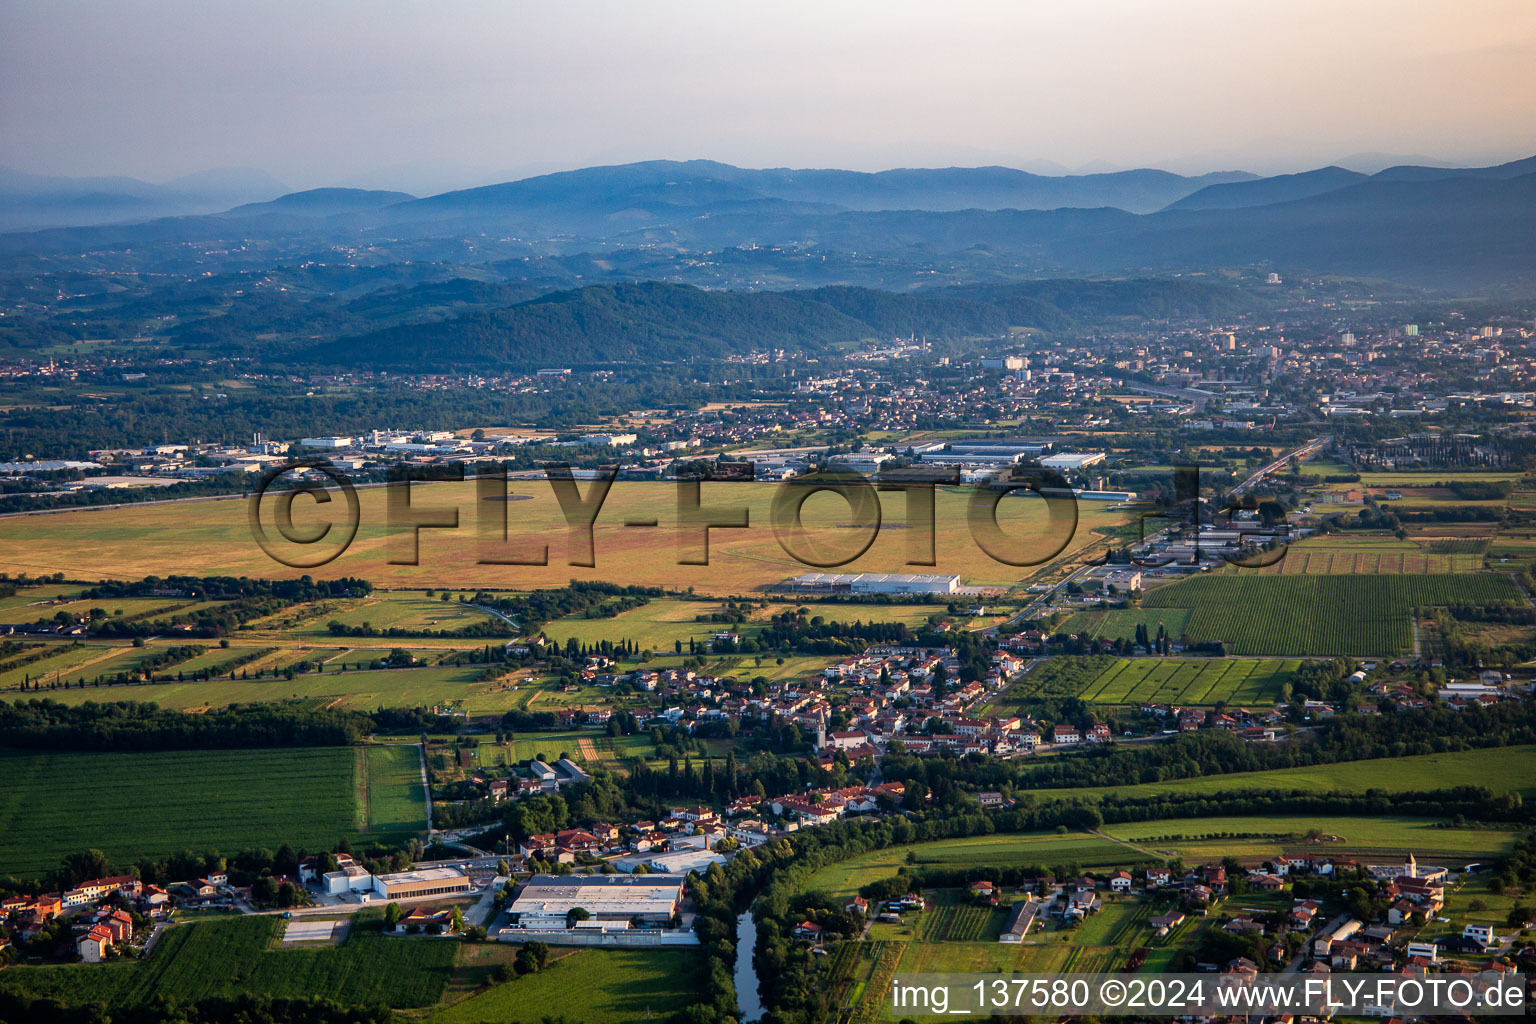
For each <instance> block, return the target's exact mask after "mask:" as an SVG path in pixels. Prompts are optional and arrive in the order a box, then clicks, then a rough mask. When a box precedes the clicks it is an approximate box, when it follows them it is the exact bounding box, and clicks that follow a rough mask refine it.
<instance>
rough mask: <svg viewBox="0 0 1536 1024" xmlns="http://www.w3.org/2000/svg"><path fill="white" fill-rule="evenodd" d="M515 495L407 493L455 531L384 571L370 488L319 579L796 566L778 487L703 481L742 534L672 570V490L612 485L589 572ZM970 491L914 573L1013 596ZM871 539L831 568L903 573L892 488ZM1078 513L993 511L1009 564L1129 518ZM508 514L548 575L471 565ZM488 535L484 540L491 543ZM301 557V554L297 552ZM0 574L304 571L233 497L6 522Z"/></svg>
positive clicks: (941, 516) (827, 509) (826, 505)
mask: <svg viewBox="0 0 1536 1024" xmlns="http://www.w3.org/2000/svg"><path fill="white" fill-rule="evenodd" d="M512 486H513V490H514V491H516V492H519V493H524V494H528V495H530V498H529V500H526V501H512V502H504V501H490V502H486V501H480V500H478V498H477V496H476V493H475V485H474V484H473V483H464V484H457V483H436V484H426V485H418V486H414V487H413V488H412V492H411V496H410V497H411V504H412V506H413V507H417V506H419V507H421V508H423V509H451V508H457V509H459V511H460V521H461V523H462V526H461V528H460V529H458V530H452V531H450V530H424V531H422V533H421V545H420V564H419V565H391V564H389V560H390V558H391V557H392V556H394V557H397V558H398V557H401V556H409V553H410V552H409V547H410V544H409V539H410V536H411V534H410V531H409V530H408V529H405V528H403V527H401V528H399V529H395V530H391V528H390V526H389V523H388V516H387V513H386V509H385V492H384V490H383V489H382V488H365V489H363V490H360V491H358V498H359V501H360V504H361V522H360V526H359V528H358V531H357V536H356V539H355V540H354V541H353V543H352V545H351V546H350V548H349V549H348V550H347V551H346V552H345V553H344V554H342V555H341V556H340V557H339V558H337V559H336V560H335V561H333V562H331V563H330V564H328V565H326V566H325V567H324V569H323V570H321V572H323V573H324V574H325V575H327V576H342V575H351V576H360V577H362V578H364V579H368V580H370V581H372V582H374V583H375V584H377V585H384V586H406V587H410V586H417V587H421V586H439V585H442V586H454V587H461V588H468V587H478V586H488V587H500V588H513V589H521V588H526V587H553V586H563V585H564V584H565V583H566V582H568V581H569V580H570V579H571V578H572V577H573V576H574V577H579V578H583V579H609V580H614V581H616V582H619V583H626V584H628V583H645V584H651V585H657V586H667V587H675V588H679V589H685V588H687V587H690V586H692V587H695V588H697V589H698V591H699V592H701V593H709V594H744V593H749V592H752V591H755V590H758V589H760V588H763V587H766V586H770V585H772V584H776V583H778V582H779V581H781V580H783V579H784V578H785V577H787V576H792V575H795V574H797V573H800V572H803V571H806V569H807V567H806V566H805V565H803V564H802V563H801V562H799V561H798V560H796V559H795V558H792V557H791V556H790V555H788V554H786V553H785V551H784V550H783V549H782V548H781V547H780V545H779V542H778V541H777V540H776V539H775V535H774V531H773V529H772V526H771V517H770V509H771V506H772V503H773V499H774V497H775V496H776V495H778V494H779V493H780V492H781V490H782V487H781V485H775V484H747V483H710V484H705V485H703V488H702V501H703V504H704V506H705V507H707V508H731V507H735V508H745V509H746V510H747V511H748V516H749V521H750V524H751V525H750V527H749V528H747V529H716V530H713V531H711V533H710V539H709V543H710V559H709V564H708V565H680V564H678V563H679V538H680V537H682V536H683V533H682V531H680V530H679V529H678V527H677V524H678V521H679V520H678V492H677V488H675V487H674V486H673V485H672V484H670V483H647V482H633V481H620V482H618V483H616V484H615V485H614V486H613V489H612V490H611V492H610V493H609V495H608V498H607V500H606V502H605V504H604V506H603V509H602V512H601V514H600V515H599V516H598V519H597V523H596V526H595V527H594V538H595V551H596V565H595V566H594V567H590V568H588V567H580V566H572V565H571V564H570V558H569V556H570V554H571V553H572V552H571V551H570V550H569V545H568V542H567V532H568V531H567V529H566V524H565V519H564V516H563V514H562V513H561V511H560V508H559V504H558V502H557V500H556V499H555V496H554V492H553V490H552V488H551V487H550V485H549V484H548V483H546V482H544V481H539V480H526V481H525V480H519V481H515V482H514V484H513V485H512ZM969 494H970V491H969V490H968V489H963V490H962V489H954V490H944V491H941V492H940V494H939V496H938V500H937V518H938V529H937V530H936V538H937V541H936V543H937V565H935V566H933V567H931V568H925V569H924V570H923V571H925V572H939V573H950V572H952V573H958V574H959V575H960V576H961V577H962V578H963V579H964V580H965V581H967V582H972V583H977V584H985V585H1005V586H1006V585H1011V584H1013V583H1015V582H1017V581H1018V580H1020V579H1022V578H1024V577H1026V576H1028V575H1029V574H1030V570H1029V569H1027V568H1017V567H1014V566H1012V565H1007V564H1004V563H1001V562H998V561H996V560H994V559H993V558H992V557H991V556H990V555H988V554H987V553H986V552H985V551H983V550H982V549H981V548H980V547H979V546H978V545H977V544H976V542H975V541H974V540H973V539H972V538H971V535H970V531H969V530H968V529H967V527H966V525H965V514H966V508H967V502H968V500H969ZM880 499H881V502H882V508H883V513H882V518H883V522H884V524H885V526H886V527H887V528H885V529H882V530H881V531H880V532H879V535H878V536H877V537H876V539H875V541H874V543H873V545H872V546H871V547H870V548H869V550H868V551H866V552H865V553H864V554H863V555H861V556H860V557H859V558H857V559H856V560H854V561H853V562H850V563H848V564H847V565H846V566H845V567H844V568H843V570H842V571H876V572H878V571H885V572H892V571H896V572H901V571H910V570H909V566H908V565H907V560H908V556H909V552H908V540H909V538H908V536H907V534H908V531H906V530H904V529H898V528H896V527H899V526H902V525H904V524H905V521H906V498H905V496H904V495H902V494H901V493H899V492H884V493H882V494H881V495H880ZM1091 504H1092V503H1084V505H1083V507H1082V508H1081V509H1080V511H1079V515H1078V519H1077V522H1076V524H1075V526H1074V525H1073V524H1072V523H1071V522H1070V521H1061V522H1057V523H1055V524H1052V523H1051V522H1050V517H1049V515H1048V513H1047V511H1046V509H1045V507H1044V503H1043V502H1041V501H1039V500H1037V499H1029V498H1009V499H1006V500H1004V501H1002V502H1001V503H1000V504H999V507H998V520H999V523H1000V525H1001V526H1002V527H1003V529H1004V530H1005V532H1006V533H1007V534H1008V535H1009V536H1010V537H1012V538H1016V539H1017V547H1016V548H1015V549H1014V551H1015V553H1014V554H1013V555H1012V556H1011V557H1013V558H1015V559H1017V560H1038V559H1046V558H1047V557H1048V556H1050V555H1051V554H1052V553H1053V552H1054V551H1056V550H1057V549H1058V548H1059V547H1060V546H1061V545H1063V544H1066V545H1067V550H1073V549H1076V548H1080V547H1083V546H1086V545H1089V544H1093V543H1095V542H1097V541H1098V540H1100V537H1099V536H1098V535H1097V534H1095V533H1094V532H1093V531H1094V529H1095V528H1096V527H1110V526H1114V525H1116V524H1119V523H1122V522H1124V521H1125V513H1123V512H1119V511H1112V510H1109V509H1104V508H1095V507H1090V505H1091ZM343 505H344V503H340V502H331V503H330V504H328V505H326V506H318V505H316V504H315V503H312V502H303V501H301V502H296V503H295V505H294V520H295V525H296V527H297V528H298V529H301V530H303V529H308V528H312V527H315V526H317V525H318V524H319V522H320V520H319V519H318V518H317V517H319V516H321V515H322V514H323V513H324V512H326V511H339V510H340V509H341V507H342V506H343ZM503 511H504V512H505V513H506V516H507V529H508V534H507V535H508V536H509V537H511V538H513V541H512V542H511V543H512V545H513V546H517V545H521V546H522V547H523V548H527V547H528V546H529V545H530V544H534V543H536V544H539V545H543V544H546V543H547V544H548V546H549V548H550V563H549V564H548V565H547V566H513V565H489V564H480V560H481V558H482V555H483V554H485V553H486V552H485V551H483V550H482V546H481V543H480V540H479V535H480V533H481V532H482V530H485V531H494V532H495V533H496V534H497V536H498V537H499V535H500V521H499V515H500V513H501V512H503ZM652 519H654V520H656V522H657V523H658V527H657V528H653V529H636V528H628V527H626V526H624V525H623V524H624V522H625V521H626V520H634V521H648V520H652ZM847 520H848V513H847V505H846V503H845V502H843V501H842V500H841V499H840V498H838V497H836V496H835V495H830V494H821V495H817V496H816V497H813V498H812V499H810V500H809V501H807V502H806V504H805V508H804V515H803V522H804V523H805V525H806V527H807V531H808V532H807V534H806V541H807V543H808V544H809V545H812V546H815V547H816V548H817V550H818V551H819V552H820V554H821V555H823V556H831V557H837V556H841V555H843V554H846V553H848V552H850V551H853V550H857V546H858V544H859V543H861V542H862V534H861V533H860V532H859V531H855V530H849V529H844V528H843V526H844V524H845V523H846V522H847ZM488 535H489V534H488ZM305 554H312V552H305ZM0 564H4V565H7V566H11V567H13V569H19V570H26V571H33V572H40V571H42V570H44V569H46V570H48V571H50V572H53V571H63V572H65V573H67V574H69V575H70V576H72V577H75V578H87V579H92V578H100V577H115V578H138V577H142V576H146V575H150V574H158V575H167V574H171V573H190V574H198V575H203V574H212V573H229V574H244V575H251V576H262V577H274V576H278V577H287V576H298V575H300V574H301V573H303V572H308V571H310V570H302V569H289V568H287V567H285V566H283V565H279V564H278V563H276V562H274V561H273V560H272V559H270V558H269V557H268V556H267V555H266V554H264V553H263V552H262V551H261V549H260V548H259V547H258V546H257V544H256V543H255V542H254V541H253V540H252V538H251V531H250V527H249V523H248V519H247V505H246V503H245V502H244V501H241V500H231V501H215V502H200V503H197V504H174V503H159V504H146V505H134V506H132V507H128V508H120V509H92V510H87V509H78V510H69V511H65V512H60V513H56V514H55V513H50V514H47V515H38V516H27V517H23V518H18V519H13V520H8V521H7V523H6V529H5V531H4V532H3V534H0Z"/></svg>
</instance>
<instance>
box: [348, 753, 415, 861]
mask: <svg viewBox="0 0 1536 1024" xmlns="http://www.w3.org/2000/svg"><path fill="white" fill-rule="evenodd" d="M356 750H357V752H358V757H359V758H360V759H361V760H362V765H361V766H360V770H359V771H358V773H357V774H358V778H359V779H360V780H361V782H362V785H363V790H362V799H361V800H360V801H359V803H360V804H361V806H362V809H363V812H364V821H363V830H364V831H365V832H366V833H367V834H368V835H369V836H372V837H375V838H385V839H388V838H401V837H404V836H409V835H414V834H415V833H417V832H421V831H422V830H424V829H425V828H426V827H427V795H426V790H425V788H424V787H423V786H422V782H421V753H420V750H421V748H420V747H418V746H416V745H415V744H404V743H371V744H368V745H367V746H362V747H358V748H356Z"/></svg>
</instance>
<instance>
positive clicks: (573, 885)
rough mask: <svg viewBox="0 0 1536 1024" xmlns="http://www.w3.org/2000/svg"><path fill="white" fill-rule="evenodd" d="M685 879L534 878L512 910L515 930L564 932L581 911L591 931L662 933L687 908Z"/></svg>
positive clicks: (606, 876)
mask: <svg viewBox="0 0 1536 1024" xmlns="http://www.w3.org/2000/svg"><path fill="white" fill-rule="evenodd" d="M683 878H684V876H682V875H534V876H533V877H532V878H530V879H529V880H528V882H527V884H526V885H524V886H523V887H522V888H521V889H520V890H518V893H517V897H516V898H515V899H514V900H513V901H512V905H511V907H509V908H508V910H509V911H510V913H511V914H512V919H513V921H514V922H515V924H514V927H517V928H522V929H525V930H527V931H564V930H565V929H566V927H567V920H568V918H567V915H568V914H570V912H571V911H572V910H575V909H577V908H578V907H579V908H580V909H582V910H585V911H586V912H587V914H588V917H587V920H585V921H583V922H581V925H583V926H584V927H586V928H588V929H600V930H603V931H623V930H626V929H628V928H629V927H630V926H631V924H632V923H635V924H640V925H650V926H655V927H660V926H662V925H665V924H666V923H667V922H668V921H670V920H671V919H672V918H673V916H674V915H676V914H677V913H679V912H680V911H681V910H682V907H683Z"/></svg>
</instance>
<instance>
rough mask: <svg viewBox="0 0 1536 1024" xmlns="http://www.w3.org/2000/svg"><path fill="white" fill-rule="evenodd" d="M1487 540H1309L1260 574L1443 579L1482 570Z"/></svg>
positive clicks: (1372, 537)
mask: <svg viewBox="0 0 1536 1024" xmlns="http://www.w3.org/2000/svg"><path fill="white" fill-rule="evenodd" d="M1486 547H1487V542H1486V541H1485V540H1483V541H1479V540H1477V539H1476V538H1470V539H1465V540H1461V539H1457V540H1445V539H1440V540H1433V541H1425V542H1423V543H1420V542H1416V541H1414V540H1398V539H1397V538H1396V537H1394V536H1389V535H1375V534H1366V535H1363V536H1361V535H1357V534H1342V535H1332V536H1327V537H1308V538H1307V539H1306V540H1302V541H1297V542H1296V543H1294V544H1291V545H1290V546H1289V547H1287V548H1286V551H1285V557H1284V558H1283V559H1281V560H1280V561H1278V562H1276V563H1275V564H1273V565H1269V566H1266V567H1265V568H1264V569H1263V570H1261V572H1263V573H1265V574H1270V575H1286V576H1297V575H1309V574H1310V575H1321V576H1328V575H1334V574H1342V575H1380V574H1387V575H1391V574H1398V573H1407V574H1410V575H1425V574H1430V575H1442V574H1445V573H1457V572H1475V571H1477V570H1479V569H1481V568H1482V567H1483V550H1484V549H1485V548H1486Z"/></svg>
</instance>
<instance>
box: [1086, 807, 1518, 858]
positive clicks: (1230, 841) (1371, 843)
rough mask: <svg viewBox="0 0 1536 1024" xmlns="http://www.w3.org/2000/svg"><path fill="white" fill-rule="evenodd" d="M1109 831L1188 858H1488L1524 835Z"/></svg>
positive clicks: (1370, 825)
mask: <svg viewBox="0 0 1536 1024" xmlns="http://www.w3.org/2000/svg"><path fill="white" fill-rule="evenodd" d="M1311 829H1319V830H1321V831H1322V832H1323V833H1324V834H1326V835H1333V836H1338V837H1339V841H1338V842H1332V843H1328V842H1325V843H1307V842H1306V841H1305V840H1304V839H1303V838H1302V837H1303V836H1305V835H1306V834H1307V832H1308V831H1309V830H1311ZM1103 832H1104V834H1105V835H1107V836H1113V837H1115V838H1117V839H1124V840H1127V841H1129V842H1132V843H1135V844H1136V845H1137V846H1139V847H1140V848H1142V849H1144V850H1147V851H1148V852H1149V854H1152V855H1156V856H1168V857H1174V856H1178V857H1183V858H1184V859H1185V861H1186V862H1188V861H1191V860H1199V859H1202V858H1203V859H1212V858H1215V859H1220V858H1221V857H1223V856H1227V855H1230V856H1235V857H1243V858H1254V857H1272V856H1276V855H1278V854H1281V853H1286V852H1296V851H1299V850H1309V851H1311V852H1313V853H1317V852H1319V851H1322V852H1326V853H1330V854H1337V855H1340V856H1361V855H1371V854H1377V855H1382V856H1399V855H1406V854H1409V853H1413V854H1416V855H1417V856H1419V857H1420V858H1421V859H1424V858H1440V859H1444V860H1446V861H1447V862H1448V863H1451V862H1465V861H1475V860H1486V859H1488V858H1490V857H1496V856H1498V855H1499V854H1502V853H1505V852H1507V851H1508V850H1510V849H1511V848H1512V847H1513V846H1514V842H1515V840H1516V839H1517V838H1519V836H1520V831H1519V830H1518V829H1512V828H1447V827H1444V826H1443V825H1442V824H1441V823H1440V822H1438V821H1431V820H1429V819H1426V818H1407V817H1382V818H1363V817H1307V818H1296V817H1268V816H1265V817H1220V818H1175V819H1170V820H1167V821H1139V822H1133V823H1126V824H1117V825H1105V826H1104V828H1103Z"/></svg>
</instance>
